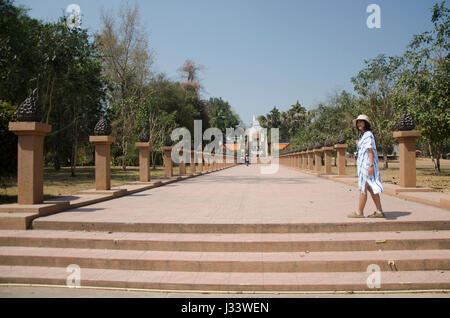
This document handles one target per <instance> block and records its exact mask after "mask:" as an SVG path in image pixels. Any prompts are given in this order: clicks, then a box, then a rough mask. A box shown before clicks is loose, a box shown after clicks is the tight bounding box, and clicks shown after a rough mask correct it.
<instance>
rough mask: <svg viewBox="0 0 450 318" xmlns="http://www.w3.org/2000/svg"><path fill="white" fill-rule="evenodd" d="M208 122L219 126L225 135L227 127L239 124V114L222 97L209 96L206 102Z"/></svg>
mask: <svg viewBox="0 0 450 318" xmlns="http://www.w3.org/2000/svg"><path fill="white" fill-rule="evenodd" d="M207 110H208V115H209V124H210V125H211V127H216V128H219V129H220V130H221V131H222V133H223V134H224V135H225V133H226V129H227V128H235V127H236V126H238V125H239V124H241V119H240V118H239V115H238V114H236V113H235V112H234V111H233V110H232V109H231V106H230V104H229V103H228V102H227V101H224V100H223V99H222V98H220V97H219V98H217V97H211V98H210V99H209V101H208V104H207Z"/></svg>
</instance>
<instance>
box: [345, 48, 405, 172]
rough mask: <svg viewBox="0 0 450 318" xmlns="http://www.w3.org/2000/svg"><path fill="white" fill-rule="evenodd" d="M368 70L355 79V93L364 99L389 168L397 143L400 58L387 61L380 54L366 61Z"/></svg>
mask: <svg viewBox="0 0 450 318" xmlns="http://www.w3.org/2000/svg"><path fill="white" fill-rule="evenodd" d="M365 64H366V66H365V68H364V69H363V70H361V71H360V72H359V73H358V75H357V76H355V77H352V79H351V80H352V82H353V84H354V89H355V91H357V92H358V93H359V94H360V95H361V96H362V102H363V106H364V107H363V109H364V111H365V113H366V114H367V115H368V116H369V117H370V118H371V121H372V124H373V126H372V130H373V132H374V134H375V138H376V139H377V145H379V148H381V149H380V150H381V152H382V153H383V157H384V168H386V169H387V168H388V161H387V155H388V151H389V149H390V148H391V146H392V144H393V143H394V142H395V140H394V137H393V132H394V130H396V119H397V113H398V112H399V108H400V105H396V104H394V103H393V102H392V98H393V95H394V91H395V86H396V82H397V80H398V77H399V74H400V72H401V67H402V65H403V59H402V58H401V57H391V56H390V57H386V56H385V55H383V54H381V55H378V56H377V57H376V58H374V59H372V60H366V61H365Z"/></svg>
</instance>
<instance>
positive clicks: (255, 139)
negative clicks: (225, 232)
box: [245, 115, 269, 163]
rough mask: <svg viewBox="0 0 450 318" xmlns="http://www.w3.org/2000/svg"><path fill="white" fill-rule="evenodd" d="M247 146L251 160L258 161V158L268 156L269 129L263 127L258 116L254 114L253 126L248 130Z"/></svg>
mask: <svg viewBox="0 0 450 318" xmlns="http://www.w3.org/2000/svg"><path fill="white" fill-rule="evenodd" d="M245 135H246V137H247V138H246V145H245V148H246V149H247V151H248V153H249V157H250V160H251V162H255V163H256V162H258V158H260V157H266V156H268V149H269V146H268V140H267V129H264V128H263V127H261V125H260V123H259V121H258V120H257V119H256V116H255V115H253V121H252V126H251V127H250V128H248V129H247V130H246V134H245Z"/></svg>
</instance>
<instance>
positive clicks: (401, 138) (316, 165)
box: [280, 130, 421, 188]
mask: <svg viewBox="0 0 450 318" xmlns="http://www.w3.org/2000/svg"><path fill="white" fill-rule="evenodd" d="M393 135H394V137H395V138H396V139H397V140H398V146H399V161H400V169H399V170H400V182H399V184H400V187H404V188H415V187H416V139H417V138H418V137H420V135H421V133H420V131H417V130H410V131H396V132H394V133H393ZM347 147H348V145H347V144H337V145H335V146H334V147H322V148H321V149H313V150H308V151H301V152H293V153H289V154H285V155H281V156H280V164H282V165H285V166H288V167H292V168H297V169H302V170H309V171H314V172H317V173H322V153H324V156H325V174H331V152H332V151H333V149H336V151H337V166H338V175H339V176H345V152H346V149H347ZM314 157H315V160H314Z"/></svg>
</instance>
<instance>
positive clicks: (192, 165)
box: [189, 150, 196, 175]
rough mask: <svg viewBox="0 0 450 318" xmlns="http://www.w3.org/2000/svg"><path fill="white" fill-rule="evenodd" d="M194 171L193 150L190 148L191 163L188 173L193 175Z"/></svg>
mask: <svg viewBox="0 0 450 318" xmlns="http://www.w3.org/2000/svg"><path fill="white" fill-rule="evenodd" d="M195 172H196V169H195V151H194V150H191V163H190V164H189V173H190V174H192V175H194V174H195Z"/></svg>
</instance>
